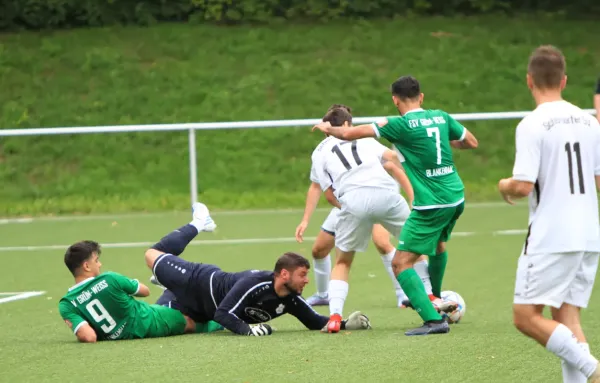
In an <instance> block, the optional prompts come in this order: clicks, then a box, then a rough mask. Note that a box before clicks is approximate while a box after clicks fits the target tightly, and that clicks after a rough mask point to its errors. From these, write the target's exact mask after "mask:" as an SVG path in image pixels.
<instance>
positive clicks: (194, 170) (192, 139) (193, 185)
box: [188, 128, 198, 204]
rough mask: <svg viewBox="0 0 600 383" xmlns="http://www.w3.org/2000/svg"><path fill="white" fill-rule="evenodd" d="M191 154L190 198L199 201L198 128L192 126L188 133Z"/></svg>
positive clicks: (194, 201) (193, 201)
mask: <svg viewBox="0 0 600 383" xmlns="http://www.w3.org/2000/svg"><path fill="white" fill-rule="evenodd" d="M188 141H189V152H190V153H189V155H190V200H191V201H192V204H194V203H196V202H198V163H197V162H196V130H195V129H194V128H191V129H190V130H189V134H188Z"/></svg>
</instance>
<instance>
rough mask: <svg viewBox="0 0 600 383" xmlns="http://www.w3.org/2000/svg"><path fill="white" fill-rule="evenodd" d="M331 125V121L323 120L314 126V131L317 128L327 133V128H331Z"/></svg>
mask: <svg viewBox="0 0 600 383" xmlns="http://www.w3.org/2000/svg"><path fill="white" fill-rule="evenodd" d="M330 127H331V123H329V121H327V122H321V123H318V124H317V125H315V126H313V128H312V131H313V132H314V131H315V130H320V131H321V132H323V133H325V134H327V129H329V128H330Z"/></svg>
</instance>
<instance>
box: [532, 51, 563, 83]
mask: <svg viewBox="0 0 600 383" xmlns="http://www.w3.org/2000/svg"><path fill="white" fill-rule="evenodd" d="M566 69H567V63H566V61H565V56H564V55H563V54H562V52H561V51H560V50H559V49H558V48H556V47H554V46H552V45H542V46H540V47H538V48H537V49H535V50H534V51H533V52H532V53H531V56H529V64H528V65H527V73H529V75H530V76H531V79H532V81H533V84H534V85H535V86H536V88H539V89H556V88H558V87H560V83H561V81H562V79H563V77H564V76H565V71H566Z"/></svg>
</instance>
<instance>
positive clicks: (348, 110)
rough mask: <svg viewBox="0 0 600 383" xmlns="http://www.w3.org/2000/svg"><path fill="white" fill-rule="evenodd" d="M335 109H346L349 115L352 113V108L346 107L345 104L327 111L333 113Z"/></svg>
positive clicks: (336, 105) (333, 106) (334, 105)
mask: <svg viewBox="0 0 600 383" xmlns="http://www.w3.org/2000/svg"><path fill="white" fill-rule="evenodd" d="M334 109H345V110H346V111H347V112H348V113H352V108H350V107H349V106H348V105H344V104H333V105H331V106H330V107H329V109H327V111H328V112H329V111H332V110H334Z"/></svg>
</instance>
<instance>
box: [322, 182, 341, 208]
mask: <svg viewBox="0 0 600 383" xmlns="http://www.w3.org/2000/svg"><path fill="white" fill-rule="evenodd" d="M325 198H326V199H327V202H329V204H330V205H331V206H334V207H337V208H338V209H340V208H341V207H342V205H340V201H338V199H337V198H336V197H335V195H334V194H333V188H332V187H331V186H330V187H328V188H327V190H325Z"/></svg>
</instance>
